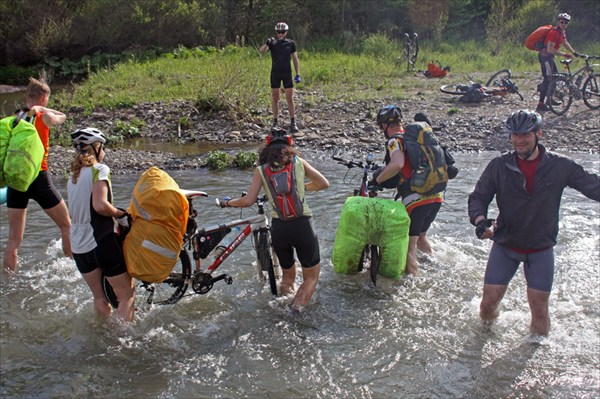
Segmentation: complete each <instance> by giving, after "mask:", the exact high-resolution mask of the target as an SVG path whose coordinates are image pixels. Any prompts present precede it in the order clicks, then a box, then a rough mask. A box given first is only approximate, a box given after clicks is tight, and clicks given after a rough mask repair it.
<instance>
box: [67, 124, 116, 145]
mask: <svg viewBox="0 0 600 399" xmlns="http://www.w3.org/2000/svg"><path fill="white" fill-rule="evenodd" d="M71 141H72V142H73V147H75V148H79V149H82V148H85V147H86V146H88V145H90V144H92V143H95V142H97V141H98V142H100V143H102V144H104V143H106V142H107V141H108V139H107V138H106V136H105V135H104V133H102V132H101V131H100V130H98V129H96V128H93V127H84V128H81V129H77V130H75V131H74V132H73V133H71Z"/></svg>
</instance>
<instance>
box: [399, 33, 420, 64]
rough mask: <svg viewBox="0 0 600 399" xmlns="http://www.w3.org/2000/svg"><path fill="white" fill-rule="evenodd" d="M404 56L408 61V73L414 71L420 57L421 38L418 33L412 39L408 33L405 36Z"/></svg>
mask: <svg viewBox="0 0 600 399" xmlns="http://www.w3.org/2000/svg"><path fill="white" fill-rule="evenodd" d="M402 54H403V57H404V61H406V71H407V72H408V71H414V70H415V64H416V63H417V56H418V55H419V36H418V35H417V34H416V33H413V35H412V37H411V36H410V35H409V34H408V33H405V34H404V47H403V48H402Z"/></svg>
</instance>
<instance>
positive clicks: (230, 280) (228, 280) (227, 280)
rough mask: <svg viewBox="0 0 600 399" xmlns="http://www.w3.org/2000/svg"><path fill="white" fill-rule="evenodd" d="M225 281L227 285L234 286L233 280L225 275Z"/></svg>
mask: <svg viewBox="0 0 600 399" xmlns="http://www.w3.org/2000/svg"><path fill="white" fill-rule="evenodd" d="M223 279H224V280H225V283H227V285H231V284H233V278H232V277H231V276H230V275H225V277H223Z"/></svg>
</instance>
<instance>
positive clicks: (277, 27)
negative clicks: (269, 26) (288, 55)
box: [275, 22, 289, 32]
mask: <svg viewBox="0 0 600 399" xmlns="http://www.w3.org/2000/svg"><path fill="white" fill-rule="evenodd" d="M288 29H289V27H288V25H287V24H286V23H285V22H277V25H275V30H276V31H277V32H287V31H288Z"/></svg>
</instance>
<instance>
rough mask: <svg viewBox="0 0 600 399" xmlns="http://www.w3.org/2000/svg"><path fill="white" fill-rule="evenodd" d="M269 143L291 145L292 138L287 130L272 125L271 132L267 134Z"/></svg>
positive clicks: (292, 142)
mask: <svg viewBox="0 0 600 399" xmlns="http://www.w3.org/2000/svg"><path fill="white" fill-rule="evenodd" d="M271 144H287V145H293V144H294V140H292V136H291V135H290V134H289V133H288V131H287V130H285V129H283V128H280V127H274V128H272V129H271V132H270V133H269V135H268V136H267V145H271Z"/></svg>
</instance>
